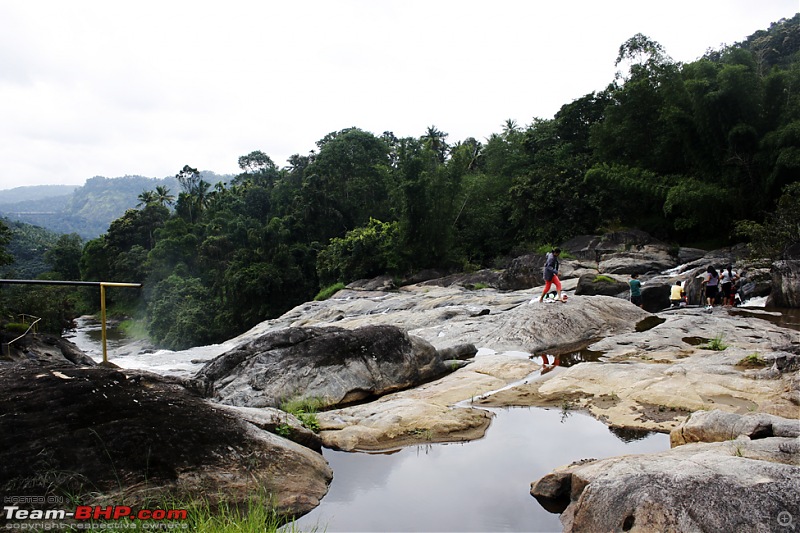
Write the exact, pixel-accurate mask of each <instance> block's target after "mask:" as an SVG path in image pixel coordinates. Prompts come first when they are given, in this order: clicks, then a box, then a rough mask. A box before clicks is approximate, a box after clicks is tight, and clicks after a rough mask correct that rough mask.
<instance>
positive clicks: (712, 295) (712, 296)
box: [703, 266, 719, 309]
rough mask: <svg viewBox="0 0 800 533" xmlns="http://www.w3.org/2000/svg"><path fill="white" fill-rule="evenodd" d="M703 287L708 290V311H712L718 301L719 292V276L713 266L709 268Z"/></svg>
mask: <svg viewBox="0 0 800 533" xmlns="http://www.w3.org/2000/svg"><path fill="white" fill-rule="evenodd" d="M703 285H705V288H706V302H707V304H708V306H707V307H706V309H711V308H712V307H714V300H716V299H717V292H718V291H719V274H718V273H717V270H716V269H715V268H714V267H713V266H709V267H708V268H707V269H706V275H705V276H704V277H703Z"/></svg>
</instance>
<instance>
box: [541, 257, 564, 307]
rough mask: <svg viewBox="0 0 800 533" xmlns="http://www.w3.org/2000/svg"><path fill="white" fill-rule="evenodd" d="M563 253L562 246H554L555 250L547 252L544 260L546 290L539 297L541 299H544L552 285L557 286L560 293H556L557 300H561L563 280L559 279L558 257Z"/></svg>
mask: <svg viewBox="0 0 800 533" xmlns="http://www.w3.org/2000/svg"><path fill="white" fill-rule="evenodd" d="M560 255H561V248H553V251H551V252H548V253H547V259H546V260H545V262H544V281H545V284H544V290H543V291H542V295H541V296H540V297H539V301H540V302H541V301H544V296H545V294H547V291H549V290H550V286H551V285H555V286H556V290H557V291H558V293H557V294H556V301H559V302H560V301H561V280H560V279H558V268H559V263H558V257H559V256H560Z"/></svg>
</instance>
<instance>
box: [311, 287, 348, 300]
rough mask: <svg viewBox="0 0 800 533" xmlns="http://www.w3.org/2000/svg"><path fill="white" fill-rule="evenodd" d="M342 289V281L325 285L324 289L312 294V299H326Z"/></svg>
mask: <svg viewBox="0 0 800 533" xmlns="http://www.w3.org/2000/svg"><path fill="white" fill-rule="evenodd" d="M342 289H344V283H342V282H339V283H334V284H333V285H330V286H328V287H325V288H324V289H322V290H321V291H319V292H318V293H317V295H316V296H314V301H315V302H321V301H322V300H327V299H328V298H330V297H331V296H333V295H334V294H336V293H337V292H339V291H340V290H342Z"/></svg>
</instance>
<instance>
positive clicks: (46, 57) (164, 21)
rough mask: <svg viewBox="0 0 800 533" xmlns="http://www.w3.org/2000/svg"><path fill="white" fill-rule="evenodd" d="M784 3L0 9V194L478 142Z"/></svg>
mask: <svg viewBox="0 0 800 533" xmlns="http://www.w3.org/2000/svg"><path fill="white" fill-rule="evenodd" d="M798 11H800V4H799V3H798V0H759V1H753V0H728V1H720V0H691V1H687V0H669V1H667V0H648V1H644V0H618V1H612V0H605V1H597V0H558V1H555V0H525V1H523V0H481V1H473V0H443V1H441V0H440V1H437V0H403V1H395V2H389V1H382V0H319V1H317V0H305V1H304V0H294V1H289V0H284V1H282V2H274V1H266V0H261V1H256V0H251V1H238V0H225V1H219V0H218V1H214V2H211V1H207V0H192V1H183V0H180V1H178V0H158V1H150V0H138V1H136V2H132V1H130V2H121V1H108V0H98V1H86V0H69V1H65V0H0V189H8V188H13V187H19V186H22V185H42V184H74V185H82V184H83V183H84V182H85V181H86V180H87V179H88V178H91V177H93V176H105V177H108V178H112V177H118V176H124V175H142V176H147V177H157V178H163V177H165V176H171V175H175V174H176V173H177V172H178V171H179V170H180V169H181V168H182V167H183V166H184V165H187V164H188V165H190V166H192V167H195V168H198V169H199V170H212V171H214V172H217V173H219V174H225V173H238V172H239V169H238V165H237V161H238V158H239V156H242V155H245V154H248V153H250V152H252V151H254V150H261V151H263V152H265V153H266V154H268V155H269V156H270V157H271V158H272V159H273V160H274V161H275V163H276V164H277V165H278V166H285V164H286V159H287V158H288V157H289V156H290V155H292V154H296V153H299V154H303V155H305V154H308V152H310V151H311V150H314V149H315V148H316V146H315V144H314V143H315V142H316V141H317V140H319V139H321V138H322V137H324V136H325V135H326V134H327V133H330V132H332V131H337V130H341V129H343V128H348V127H352V126H355V127H358V128H361V129H364V130H367V131H370V132H372V133H375V134H376V135H380V134H381V133H382V132H384V131H387V130H388V131H392V132H394V134H395V135H396V136H398V137H406V136H413V137H418V136H420V135H422V134H423V133H424V132H425V129H426V128H427V127H428V126H431V125H435V126H436V127H437V128H438V129H440V130H442V131H444V132H446V133H448V134H449V137H448V138H447V140H448V141H449V142H451V143H452V142H456V141H459V140H464V139H466V138H467V137H475V138H477V139H478V140H484V139H485V138H486V137H488V136H489V135H491V134H492V133H498V132H500V131H501V129H502V124H503V123H504V122H505V120H506V119H514V120H516V121H517V122H518V123H519V124H520V125H521V126H525V125H528V124H530V123H531V121H532V119H533V118H535V117H538V118H552V117H553V115H554V114H555V113H556V112H557V111H558V109H559V108H560V107H561V106H562V105H563V104H566V103H569V102H571V101H572V100H574V99H576V98H579V97H581V96H583V95H585V94H587V93H590V92H592V91H596V90H601V89H603V88H604V87H605V86H606V85H608V83H610V82H611V81H612V80H613V77H614V72H615V68H614V60H615V59H616V56H617V52H618V50H619V46H620V45H621V44H622V43H623V42H625V41H626V40H627V39H628V38H630V37H632V36H633V35H634V34H636V33H643V34H645V35H647V36H648V37H650V38H651V39H653V40H655V41H657V42H659V43H660V44H661V45H662V46H664V48H665V49H666V51H667V53H668V54H669V55H670V56H671V57H672V58H673V59H675V60H676V61H681V62H690V61H694V60H695V59H697V58H699V57H700V56H702V55H703V53H705V51H706V50H708V49H709V48H714V49H718V48H719V47H720V46H721V45H722V44H733V43H735V42H738V41H742V40H744V39H745V38H746V37H747V36H749V35H751V34H752V33H754V32H755V31H757V30H760V29H766V28H768V27H769V24H770V23H771V22H775V21H777V20H779V19H781V18H788V17H791V16H793V15H794V14H795V13H797V12H798Z"/></svg>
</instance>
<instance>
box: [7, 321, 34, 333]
mask: <svg viewBox="0 0 800 533" xmlns="http://www.w3.org/2000/svg"><path fill="white" fill-rule="evenodd" d="M30 326H31V325H30V324H23V323H22V322H9V323H7V324H6V325H5V326H3V329H4V330H6V331H8V332H10V333H20V334H21V333H25V332H26V331H28V328H29V327H30Z"/></svg>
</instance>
